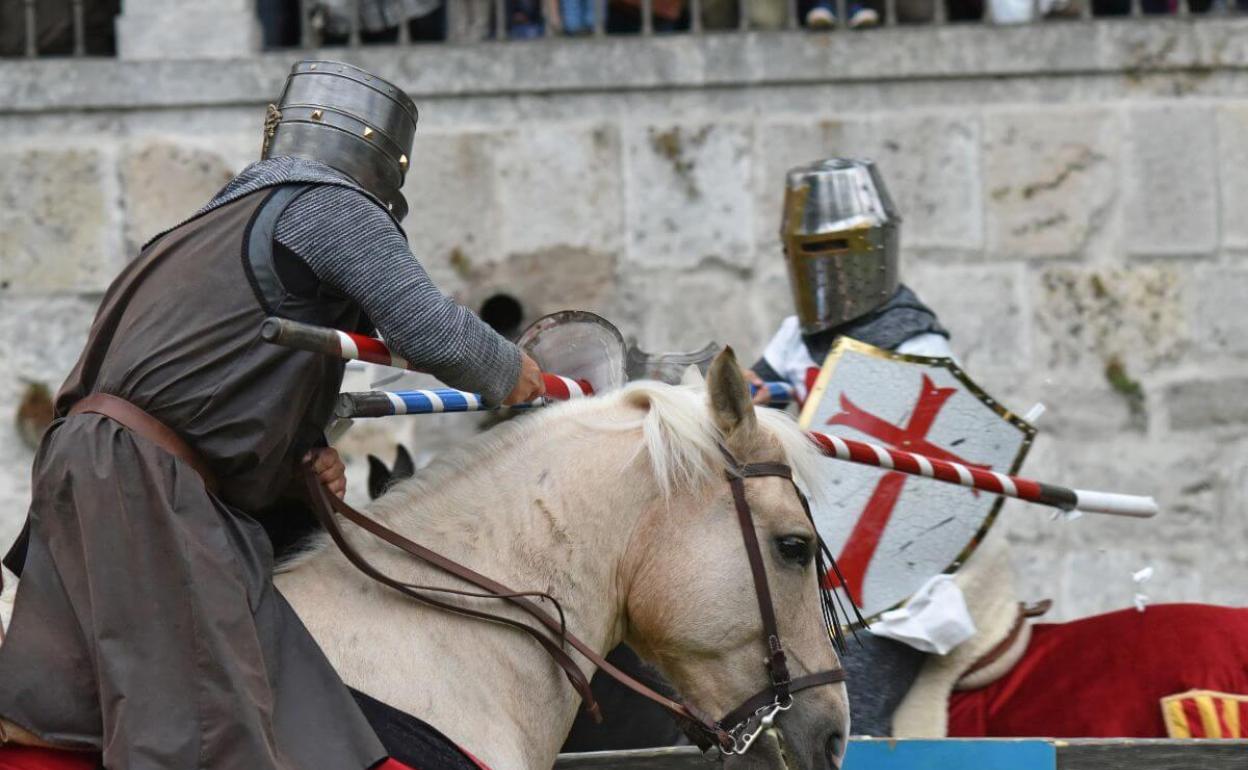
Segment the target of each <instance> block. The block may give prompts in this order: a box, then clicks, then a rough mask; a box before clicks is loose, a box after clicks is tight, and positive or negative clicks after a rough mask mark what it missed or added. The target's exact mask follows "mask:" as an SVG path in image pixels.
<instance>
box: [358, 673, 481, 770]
mask: <svg viewBox="0 0 1248 770" xmlns="http://www.w3.org/2000/svg"><path fill="white" fill-rule="evenodd" d="M351 695H352V696H353V697H354V698H355V702H356V703H357V704H358V705H359V707H360V711H361V712H363V714H364V718H365V719H367V720H368V723H369V724H370V725H372V727H373V730H375V731H376V732H377V737H378V738H380V739H381V745H382V746H384V747H385V749H386V753H387V754H389V755H390V756H391V757H392V758H394V759H396V760H398V761H399V762H402V763H403V764H405V765H408V766H409V767H411V768H413V770H480V769H479V768H478V767H477V764H476V763H475V762H473V761H472V760H471V759H469V758H468V757H467V756H465V755H464V752H462V751H460V749H459V747H458V746H456V745H455V743H454V741H452V740H451V739H450V738H447V737H446V736H445V735H443V734H442V733H440V732H438V731H437V730H436V729H434V728H433V726H432V725H430V724H428V723H426V722H424V721H423V720H421V719H418V718H416V717H414V716H412V715H411V714H408V713H407V712H405V711H400V710H399V709H396V708H395V707H394V706H391V705H389V704H386V703H382V702H381V701H379V700H377V699H376V698H373V697H371V696H368V695H365V694H364V693H362V692H360V691H359V690H355V689H352V690H351Z"/></svg>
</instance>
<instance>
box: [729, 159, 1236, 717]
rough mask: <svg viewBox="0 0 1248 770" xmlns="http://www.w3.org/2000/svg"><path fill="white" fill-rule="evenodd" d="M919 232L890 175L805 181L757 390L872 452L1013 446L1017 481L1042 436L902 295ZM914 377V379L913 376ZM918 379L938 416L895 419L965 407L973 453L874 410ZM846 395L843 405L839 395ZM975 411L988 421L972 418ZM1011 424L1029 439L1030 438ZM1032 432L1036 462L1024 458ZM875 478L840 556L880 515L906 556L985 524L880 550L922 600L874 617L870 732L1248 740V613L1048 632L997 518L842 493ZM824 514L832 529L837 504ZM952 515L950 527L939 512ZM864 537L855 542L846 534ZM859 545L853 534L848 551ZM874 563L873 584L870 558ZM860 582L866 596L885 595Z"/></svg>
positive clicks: (857, 663) (924, 407)
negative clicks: (878, 431)
mask: <svg viewBox="0 0 1248 770" xmlns="http://www.w3.org/2000/svg"><path fill="white" fill-rule="evenodd" d="M900 222H901V219H900V217H899V216H898V214H897V211H896V208H895V206H894V204H893V202H892V200H891V198H890V197H889V195H888V192H887V190H886V188H885V186H884V182H883V179H882V177H881V175H880V173H879V170H878V168H877V167H876V166H875V165H874V164H872V163H870V162H869V161H860V160H849V159H840V158H834V159H830V160H825V161H820V162H817V163H813V164H811V165H808V166H803V167H800V168H796V169H793V170H792V171H790V172H789V173H788V175H787V178H786V189H785V201H784V210H783V216H782V225H781V240H782V242H783V244H784V252H785V258H786V260H787V263H788V269H789V278H790V283H791V287H792V290H793V297H794V302H795V305H796V308H797V313H796V315H793V316H789V317H788V318H786V319H785V320H784V321H783V322H782V323H781V325H780V329H779V330H778V331H777V333H776V334H775V336H774V337H773V338H772V340H771V342H770V343H769V344H768V345H767V347H766V349H765V351H764V353H763V355H762V357H761V358H760V359H759V361H758V362H757V363H756V364H755V365H754V367H753V370H752V371H750V372H747V373H746V375H747V378H748V379H750V380H751V381H753V382H754V383H755V384H761V382H762V381H763V380H784V381H787V382H789V383H790V384H791V385H793V386H794V389H795V391H796V392H797V393H798V395H799V398H800V399H802V400H805V401H806V404H805V408H804V409H803V412H802V418H803V424H806V423H807V421H808V418H810V420H809V421H810V422H812V423H815V424H817V425H818V426H819V429H820V430H835V429H837V428H838V427H839V428H846V427H847V426H848V429H850V430H855V429H862V430H864V432H866V433H867V435H866V436H865V437H861V438H867V439H874V440H877V441H882V442H884V443H888V442H889V440H890V439H888V438H882V437H880V436H875V435H872V434H871V433H870V430H871V425H870V424H869V423H871V422H873V421H874V422H875V424H876V425H878V426H882V427H883V428H885V429H887V430H885V431H884V433H885V434H888V433H890V432H891V440H897V439H898V438H900V439H901V441H903V442H905V445H904V446H896V447H895V448H900V449H910V450H912V451H919V452H920V453H923V452H925V451H927V452H930V453H932V454H945V455H946V459H956V460H957V461H960V462H963V463H966V462H972V463H985V462H986V461H987V456H988V455H989V454H990V453H991V452H990V448H997V449H1000V448H1002V447H1007V448H1010V450H1011V451H1010V452H1008V453H1005V454H1004V455H1002V456H1001V457H998V458H997V460H998V465H997V466H992V465H986V466H983V467H998V468H999V469H1001V470H1006V471H1008V472H1016V468H1017V466H1018V464H1019V463H1021V461H1022V459H1023V457H1024V456H1025V448H1026V447H1025V445H1026V444H1029V443H1030V440H1029V438H1028V437H1030V436H1034V433H1035V431H1034V428H1033V427H1032V426H1030V425H1029V424H1026V422H1025V421H1020V420H1018V418H1017V417H1015V416H1013V415H1011V414H1009V413H1008V412H1006V411H1005V410H1003V408H1002V407H1000V404H999V402H996V401H995V400H993V399H986V397H985V396H984V394H983V391H982V389H980V388H978V387H977V386H976V387H967V388H962V389H961V395H960V396H959V395H958V394H957V391H958V388H957V387H956V386H957V385H958V383H959V382H961V383H963V384H968V383H970V381H969V379H968V378H967V377H966V375H965V373H964V372H961V371H960V370H959V369H958V368H957V367H956V362H953V361H952V354H951V351H950V347H949V343H948V337H949V335H948V332H947V331H946V330H945V329H944V328H943V327H942V326H941V325H940V322H939V321H938V319H937V318H936V315H935V314H934V313H933V312H932V311H931V310H930V309H929V308H927V307H926V306H925V305H924V304H923V303H922V302H921V301H920V300H919V299H918V297H917V296H916V295H915V294H914V293H913V292H912V291H910V290H909V289H907V288H906V287H905V286H904V285H902V284H900V283H899V274H898V272H899V271H898V248H899V235H900V232H899V230H900ZM851 341H852V342H851ZM862 343H865V346H864V345H863V344H862ZM830 352H831V354H832V355H831V356H830V355H829V354H830ZM849 353H854V354H856V355H857V357H858V359H859V360H860V361H864V362H867V364H866V365H863V368H861V369H860V370H859V371H863V372H866V375H865V376H858V377H857V378H855V377H854V376H852V375H851V374H849V373H848V372H851V371H853V370H852V368H850V367H849V364H850V362H851V361H853V360H854V359H853V358H851V356H850V355H849ZM890 353H893V354H897V353H899V354H902V356H895V355H889V354H890ZM910 357H919V358H910ZM825 359H828V360H827V361H826V362H825ZM832 359H836V360H832ZM890 359H891V360H892V364H891V365H892V368H891V369H886V368H885V364H884V363H882V362H883V361H885V360H890ZM940 359H945V361H944V362H941V361H940ZM950 364H953V365H950ZM860 365H861V364H860ZM920 367H926V368H920ZM903 370H910V371H905V373H904V374H898V373H899V372H903ZM885 372H889V374H885ZM930 372H941V373H942V374H943V376H945V378H946V379H945V380H944V382H943V383H941V384H936V383H935V382H934V381H933V380H930V379H928V378H929V377H935V376H937V375H936V374H928V373H930ZM838 375H839V379H838ZM889 376H894V377H896V379H894V380H888V377H889ZM913 380H919V381H921V382H922V383H923V386H924V387H922V388H919V389H918V401H906V400H904V399H903V400H902V402H901V403H900V404H896V403H894V404H891V406H893V407H895V408H894V409H893V415H892V418H898V417H900V418H901V419H902V420H903V421H905V422H906V423H907V426H912V425H913V423H914V422H915V417H914V416H915V415H916V414H919V413H921V412H926V417H927V419H926V420H925V421H923V422H924V425H925V426H927V429H928V430H930V429H932V428H933V426H935V428H936V429H938V428H939V422H938V418H939V414H940V409H941V404H942V403H943V402H942V401H940V399H944V398H958V397H961V398H963V399H964V400H963V402H962V404H961V405H960V406H959V408H958V410H957V411H958V414H959V415H960V418H961V420H962V421H961V422H959V423H958V426H959V427H958V432H957V433H956V434H954V435H956V436H957V438H956V443H957V447H956V452H957V453H958V456H957V457H952V455H954V453H955V448H954V447H953V446H952V445H953V443H954V441H945V442H941V441H940V440H939V437H933V436H928V435H924V436H918V435H917V433H912V432H910V431H908V430H905V429H903V428H902V427H901V426H900V424H895V423H894V422H893V421H892V418H890V419H885V418H880V417H879V416H878V415H876V414H872V413H871V411H870V409H868V408H866V407H865V406H864V404H865V401H866V399H867V398H870V397H871V395H872V394H873V393H884V395H882V396H880V397H879V398H877V399H876V401H877V403H878V405H880V406H888V405H890V404H889V403H888V402H889V401H890V399H892V398H893V397H892V395H891V394H892V393H896V392H903V393H904V394H905V396H904V398H910V397H912V394H913V392H914V390H913V389H910V390H907V388H908V387H909V383H911V382H912V381H913ZM970 384H973V383H970ZM850 386H853V387H852V388H851V387H850ZM851 390H853V392H852V393H851V392H850V391H851ZM834 391H835V392H836V395H837V396H838V397H837V398H830V394H832V393H833V392H834ZM759 394H760V395H759V399H760V400H761V399H764V398H766V393H765V391H764V390H762V389H761V388H760V391H759ZM925 399H926V400H925ZM985 399H986V400H985ZM829 402H831V403H829ZM975 410H979V412H980V413H981V414H982V415H984V417H983V418H982V419H971V418H970V417H969V416H970V415H971V414H972V413H973V412H974V411H975ZM994 412H995V415H994V414H993V413H994ZM1003 412H1004V413H1003ZM1000 418H1004V419H1000ZM1011 423H1012V424H1013V426H1014V428H1015V429H1019V430H1022V431H1023V433H1022V434H1018V433H1017V431H1013V430H1012V429H1011V428H1010V427H1009V424H1011ZM1020 435H1021V440H1022V441H1023V442H1024V446H1023V447H1022V451H1018V449H1017V448H1016V447H1014V446H1013V445H1011V442H1012V441H1013V442H1017V441H1019V440H1020ZM951 437H952V436H951V435H948V434H947V435H946V436H945V438H951ZM920 444H921V445H923V446H920ZM977 444H978V446H976V445H977ZM963 455H966V456H963ZM856 473H857V474H863V475H861V476H858V477H854V478H855V479H856V480H862V483H860V484H858V483H856V481H851V482H850V484H849V486H851V487H855V491H851V492H847V491H845V490H844V489H843V488H842V489H840V490H838V492H837V497H838V503H839V504H840V508H841V509H842V510H841V511H839V513H838V514H834V515H839V516H840V517H841V518H840V519H839V520H837V521H836V524H837V525H838V526H832V527H830V531H829V532H823V534H824V536H825V538H827V539H828V540H829V543H830V544H832V541H833V538H834V536H835V535H836V534H837V531H839V530H842V529H857V528H858V525H860V524H861V523H862V522H863V521H864V520H865V519H866V518H867V516H868V509H870V508H871V507H872V503H877V502H883V503H884V505H883V506H877V508H887V513H889V514H891V519H889V518H888V517H885V519H884V523H882V524H881V523H879V522H877V523H876V524H874V525H873V526H872V527H868V528H867V529H870V530H872V531H871V532H870V534H871V535H872V536H874V538H875V541H874V542H875V543H877V545H879V544H883V543H886V542H889V541H888V536H889V532H890V531H894V530H895V529H897V528H900V529H903V530H905V531H907V532H918V533H927V532H930V531H931V530H932V529H933V528H936V527H940V526H941V525H943V524H946V523H948V522H950V521H953V520H954V519H956V518H963V517H965V518H969V519H971V520H972V523H971V525H970V529H969V532H971V533H972V534H971V535H970V536H969V537H968V536H966V535H965V534H963V536H962V537H960V538H950V539H948V540H947V541H946V542H944V543H943V544H942V546H941V547H944V548H945V549H946V550H944V551H941V550H940V549H939V548H938V547H933V548H932V549H931V551H930V552H929V553H926V554H923V555H920V554H917V553H916V550H918V549H917V548H911V544H912V543H913V542H915V541H917V540H920V539H921V535H916V536H914V537H909V536H907V537H906V538H905V539H904V540H903V541H902V543H901V546H900V547H899V548H892V549H884V548H877V550H875V551H874V552H873V554H872V556H873V557H874V558H872V559H871V560H870V565H871V569H874V570H877V573H876V576H877V580H876V583H875V585H876V586H880V585H885V586H888V585H889V583H890V580H892V581H893V583H896V582H898V581H897V578H898V576H899V575H901V574H902V573H905V572H907V571H909V573H910V574H907V575H906V576H905V577H906V578H907V579H908V580H909V583H908V584H907V585H910V586H916V585H917V586H919V587H918V588H917V589H916V590H914V591H913V593H910V594H909V596H906V595H905V593H898V592H894V594H892V595H891V596H890V597H889V598H888V599H887V601H884V602H879V601H876V602H874V603H873V604H874V605H875V606H873V607H872V608H871V609H870V610H864V614H867V615H871V616H873V617H874V618H875V622H872V623H871V627H870V630H866V629H861V630H859V631H858V632H857V636H858V638H859V640H860V642H861V643H862V647H861V649H859V648H858V647H857V646H856V645H851V650H850V654H848V655H846V656H845V658H844V661H843V664H844V666H845V668H846V670H847V671H848V672H849V678H848V687H849V694H850V710H851V722H852V725H853V730H854V732H855V733H856V734H865V735H887V736H893V737H899V738H944V737H949V736H952V737H967V738H970V737H1020V736H1035V737H1039V736H1049V737H1082V736H1087V737H1120V736H1129V737H1141V738H1158V737H1165V736H1167V735H1168V736H1169V737H1172V738H1176V737H1184V738H1186V737H1214V738H1234V737H1242V736H1243V735H1244V734H1245V731H1246V730H1248V728H1245V727H1244V726H1245V725H1248V667H1245V666H1244V665H1243V662H1244V661H1245V660H1248V609H1244V608H1235V607H1219V606H1214V605H1203V604H1169V605H1156V606H1148V607H1144V606H1142V605H1141V607H1140V608H1138V609H1137V608H1134V607H1128V608H1125V609H1121V610H1118V611H1116V612H1110V613H1106V614H1103V615H1097V616H1092V617H1087V618H1082V619H1079V620H1075V621H1072V622H1067V623H1038V622H1034V621H1035V619H1036V618H1038V617H1039V616H1041V615H1043V614H1044V613H1045V612H1046V611H1047V610H1048V609H1049V606H1050V604H1051V602H1049V601H1048V600H1042V601H1039V602H1027V601H1024V600H1023V597H1022V596H1021V595H1020V593H1021V592H1020V591H1019V590H1018V589H1017V588H1016V586H1015V583H1014V576H1013V570H1012V567H1011V548H1010V545H1009V543H1008V542H1007V540H1006V539H1005V532H1004V527H1003V526H1001V525H1000V523H999V522H998V521H997V519H998V517H997V516H996V513H995V511H996V510H997V508H998V507H999V505H998V504H997V503H993V502H992V501H987V500H983V499H978V500H976V499H972V496H971V495H969V494H967V493H964V492H963V491H961V490H959V491H958V494H959V495H961V497H958V496H956V495H951V496H949V497H945V498H941V499H939V500H935V501H930V502H929V501H927V500H924V499H921V498H920V499H918V500H917V504H911V505H909V506H908V507H907V506H903V503H905V502H906V499H907V495H909V494H910V493H911V492H917V493H919V494H920V495H922V494H926V492H927V490H925V489H923V488H917V487H918V485H921V484H924V483H928V484H930V483H931V482H923V481H920V480H916V481H915V482H913V485H914V486H909V487H907V486H903V484H905V485H909V484H912V482H909V481H906V482H901V481H900V479H897V481H898V482H899V483H897V484H894V485H893V486H891V487H889V488H888V490H887V491H888V492H889V494H891V497H889V496H888V495H881V494H880V492H881V490H885V488H886V487H887V482H885V481H884V478H885V477H887V475H888V474H884V475H883V476H881V475H880V474H879V472H877V471H862V470H860V469H853V468H845V469H842V470H841V471H840V473H838V474H836V475H837V477H840V479H838V478H832V477H830V478H829V479H828V480H827V481H826V483H828V484H829V485H830V486H833V487H835V485H836V484H837V483H839V482H840V480H843V478H844V477H847V476H853V474H856ZM871 474H875V475H874V476H872V475H871ZM929 489H930V488H929ZM872 490H874V492H875V494H871V492H872ZM856 493H861V496H868V495H870V497H869V498H868V503H867V507H866V508H864V509H862V510H861V511H860V510H858V509H854V508H853V507H852V506H849V505H845V501H846V500H850V499H854V500H855V501H857V498H855V494H856ZM912 502H913V501H912ZM812 503H813V504H814V508H815V518H816V522H817V523H819V526H820V529H821V531H822V530H823V526H824V525H823V524H822V523H820V522H821V519H820V513H821V511H820V508H819V505H820V503H819V501H818V499H817V496H816V499H815V500H812ZM899 506H901V508H899ZM833 508H834V509H835V508H836V506H833ZM902 508H904V511H903V510H902ZM933 511H935V512H938V514H939V515H930V516H929V515H928V514H929V513H931V512H933ZM977 517H978V518H977ZM855 518H856V521H854V519H855ZM898 519H903V521H901V522H898V521H897V520H898ZM845 524H849V525H852V526H839V525H845ZM893 525H896V526H893ZM890 526H892V527H893V528H892V529H890ZM852 541H853V537H852V534H851V536H850V537H849V538H848V539H847V543H848V542H852ZM892 542H893V543H894V544H896V542H897V541H896V540H894V541H892ZM902 549H909V550H907V551H906V553H907V556H906V558H905V559H901V558H899V557H898V556H897V554H898V553H899V552H900V551H901V550H902ZM834 551H835V548H834ZM850 551H851V549H849V548H848V547H847V546H846V547H843V548H842V550H841V553H840V557H838V558H839V559H840V561H841V568H842V569H843V570H844V571H845V572H846V573H849V574H850V575H851V578H849V579H847V580H850V579H852V577H853V570H852V569H851V565H850V563H849V561H848V560H847V559H846V558H845V556H846V554H847V553H848V552H850ZM903 562H904V563H903ZM860 566H861V567H862V568H863V569H864V570H865V569H866V563H865V562H864V563H862V564H860ZM946 573H952V574H946ZM868 574H870V573H868ZM837 577H840V575H838V576H837ZM859 579H860V580H862V587H865V586H867V585H868V582H869V581H867V580H863V579H862V578H861V576H860V577H859ZM892 587H893V588H895V587H896V586H895V585H893V586H892ZM867 598H868V599H870V598H871V597H869V596H868V597H867ZM894 599H902V600H903V601H902V602H901V606H899V607H898V608H897V609H896V610H892V609H885V611H883V612H877V610H878V609H880V606H881V605H882V606H883V607H885V608H886V607H888V605H889V604H891V603H892V602H893V600H894ZM1176 629H1181V630H1176Z"/></svg>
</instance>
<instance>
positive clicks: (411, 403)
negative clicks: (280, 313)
mask: <svg viewBox="0 0 1248 770" xmlns="http://www.w3.org/2000/svg"><path fill="white" fill-rule="evenodd" d="M260 338H261V339H263V340H264V341H265V342H271V343H273V344H274V345H281V346H283V347H288V348H293V349H295V350H306V351H308V352H311V353H320V354H321V355H326V356H330V357H332V358H341V359H344V360H347V361H367V362H368V363H370V364H381V365H382V366H392V367H395V368H397V369H406V370H408V371H419V370H418V369H415V368H414V367H413V366H412V365H411V364H409V363H408V362H407V361H405V360H403V358H402V357H401V356H399V355H397V354H395V353H394V352H393V351H391V350H390V348H389V347H387V346H386V343H384V342H382V341H381V340H379V339H377V338H375V337H369V336H367V335H364V334H354V333H352V332H344V331H340V330H338V329H329V328H326V327H323V326H313V325H311V324H305V323H300V322H299V321H291V320H289V319H287V318H273V317H270V318H267V319H265V321H264V323H263V324H261V326H260ZM542 381H543V383H544V384H545V386H546V396H545V398H546V399H553V400H558V401H567V400H569V399H573V398H581V397H583V396H591V395H593V393H594V388H593V386H592V385H591V384H590V383H588V382H586V381H584V380H574V379H571V378H570V377H563V376H560V375H558V374H549V373H546V372H543V373H542ZM344 395H350V396H352V399H351V401H350V402H349V403H350V404H351V405H354V406H355V407H356V411H354V412H352V413H351V414H343V415H341V416H347V417H386V416H389V415H396V414H436V413H440V412H482V411H488V410H490V409H495V408H497V405H492V404H487V403H486V402H485V399H484V398H482V397H481V396H480V395H479V394H476V393H469V392H467V391H463V390H454V389H451V388H437V389H432V390H410V391H373V392H371V393H359V394H344ZM542 402H543V401H542V399H538V400H537V401H535V402H533V403H532V404H522V405H520V408H524V407H527V406H538V405H540V404H541V403H542ZM513 408H515V407H513ZM341 409H342V404H340V411H341Z"/></svg>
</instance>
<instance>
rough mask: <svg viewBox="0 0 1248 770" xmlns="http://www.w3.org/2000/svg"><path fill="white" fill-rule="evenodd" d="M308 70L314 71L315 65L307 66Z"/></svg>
mask: <svg viewBox="0 0 1248 770" xmlns="http://www.w3.org/2000/svg"><path fill="white" fill-rule="evenodd" d="M308 69H310V70H314V69H316V65H315V64H311V65H309V66H308Z"/></svg>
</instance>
